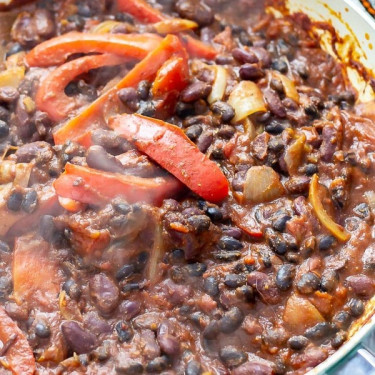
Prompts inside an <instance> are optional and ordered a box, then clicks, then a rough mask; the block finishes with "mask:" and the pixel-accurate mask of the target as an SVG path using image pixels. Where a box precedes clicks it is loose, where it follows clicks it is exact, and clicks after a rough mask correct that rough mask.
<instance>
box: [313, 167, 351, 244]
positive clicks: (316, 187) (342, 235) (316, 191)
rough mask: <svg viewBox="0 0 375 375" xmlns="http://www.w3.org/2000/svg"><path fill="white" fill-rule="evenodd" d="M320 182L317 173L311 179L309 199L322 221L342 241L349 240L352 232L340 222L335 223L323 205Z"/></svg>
mask: <svg viewBox="0 0 375 375" xmlns="http://www.w3.org/2000/svg"><path fill="white" fill-rule="evenodd" d="M320 189H321V187H320V184H319V178H318V175H317V174H314V176H313V177H312V179H311V182H310V190H309V201H310V203H311V205H312V206H313V209H314V211H315V214H316V216H317V217H318V219H319V221H320V223H321V224H322V225H323V226H324V227H325V228H326V229H327V230H328V231H329V232H330V233H332V235H334V236H335V237H336V238H337V239H338V240H340V241H348V240H349V239H350V234H349V233H348V232H347V231H346V230H345V229H344V228H343V227H342V226H341V225H339V224H337V223H335V222H334V221H333V220H332V218H331V217H330V216H329V215H328V213H327V211H326V210H325V209H324V207H323V203H322V201H321V198H320Z"/></svg>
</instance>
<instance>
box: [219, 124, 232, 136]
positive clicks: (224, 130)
mask: <svg viewBox="0 0 375 375" xmlns="http://www.w3.org/2000/svg"><path fill="white" fill-rule="evenodd" d="M235 132H236V129H235V128H234V127H233V126H230V125H222V126H221V127H220V129H219V130H218V132H217V135H218V136H219V137H222V138H225V139H231V138H232V137H233V135H234V133H235Z"/></svg>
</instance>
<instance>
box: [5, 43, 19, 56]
mask: <svg viewBox="0 0 375 375" xmlns="http://www.w3.org/2000/svg"><path fill="white" fill-rule="evenodd" d="M22 51H23V47H22V46H21V44H20V43H14V44H13V45H12V46H11V47H10V48H9V49H8V51H7V53H6V55H5V58H8V57H9V56H12V55H15V54H16V53H18V52H22Z"/></svg>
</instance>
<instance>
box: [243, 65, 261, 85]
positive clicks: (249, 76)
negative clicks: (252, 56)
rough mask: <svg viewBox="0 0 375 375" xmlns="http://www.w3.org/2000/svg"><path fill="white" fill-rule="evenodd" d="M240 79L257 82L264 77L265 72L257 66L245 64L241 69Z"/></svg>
mask: <svg viewBox="0 0 375 375" xmlns="http://www.w3.org/2000/svg"><path fill="white" fill-rule="evenodd" d="M240 77H241V79H244V80H250V81H256V80H258V79H259V78H262V77H264V71H263V70H262V69H261V68H259V66H258V65H257V64H248V63H246V64H243V65H242V66H241V67H240Z"/></svg>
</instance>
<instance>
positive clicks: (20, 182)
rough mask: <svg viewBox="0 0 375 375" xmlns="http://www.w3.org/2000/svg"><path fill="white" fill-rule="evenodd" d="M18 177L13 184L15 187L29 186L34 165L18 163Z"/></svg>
mask: <svg viewBox="0 0 375 375" xmlns="http://www.w3.org/2000/svg"><path fill="white" fill-rule="evenodd" d="M15 168H16V175H15V177H14V181H13V184H14V185H15V186H21V187H27V185H28V184H29V179H30V174H31V170H32V169H33V164H31V163H18V164H16V167H15Z"/></svg>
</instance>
